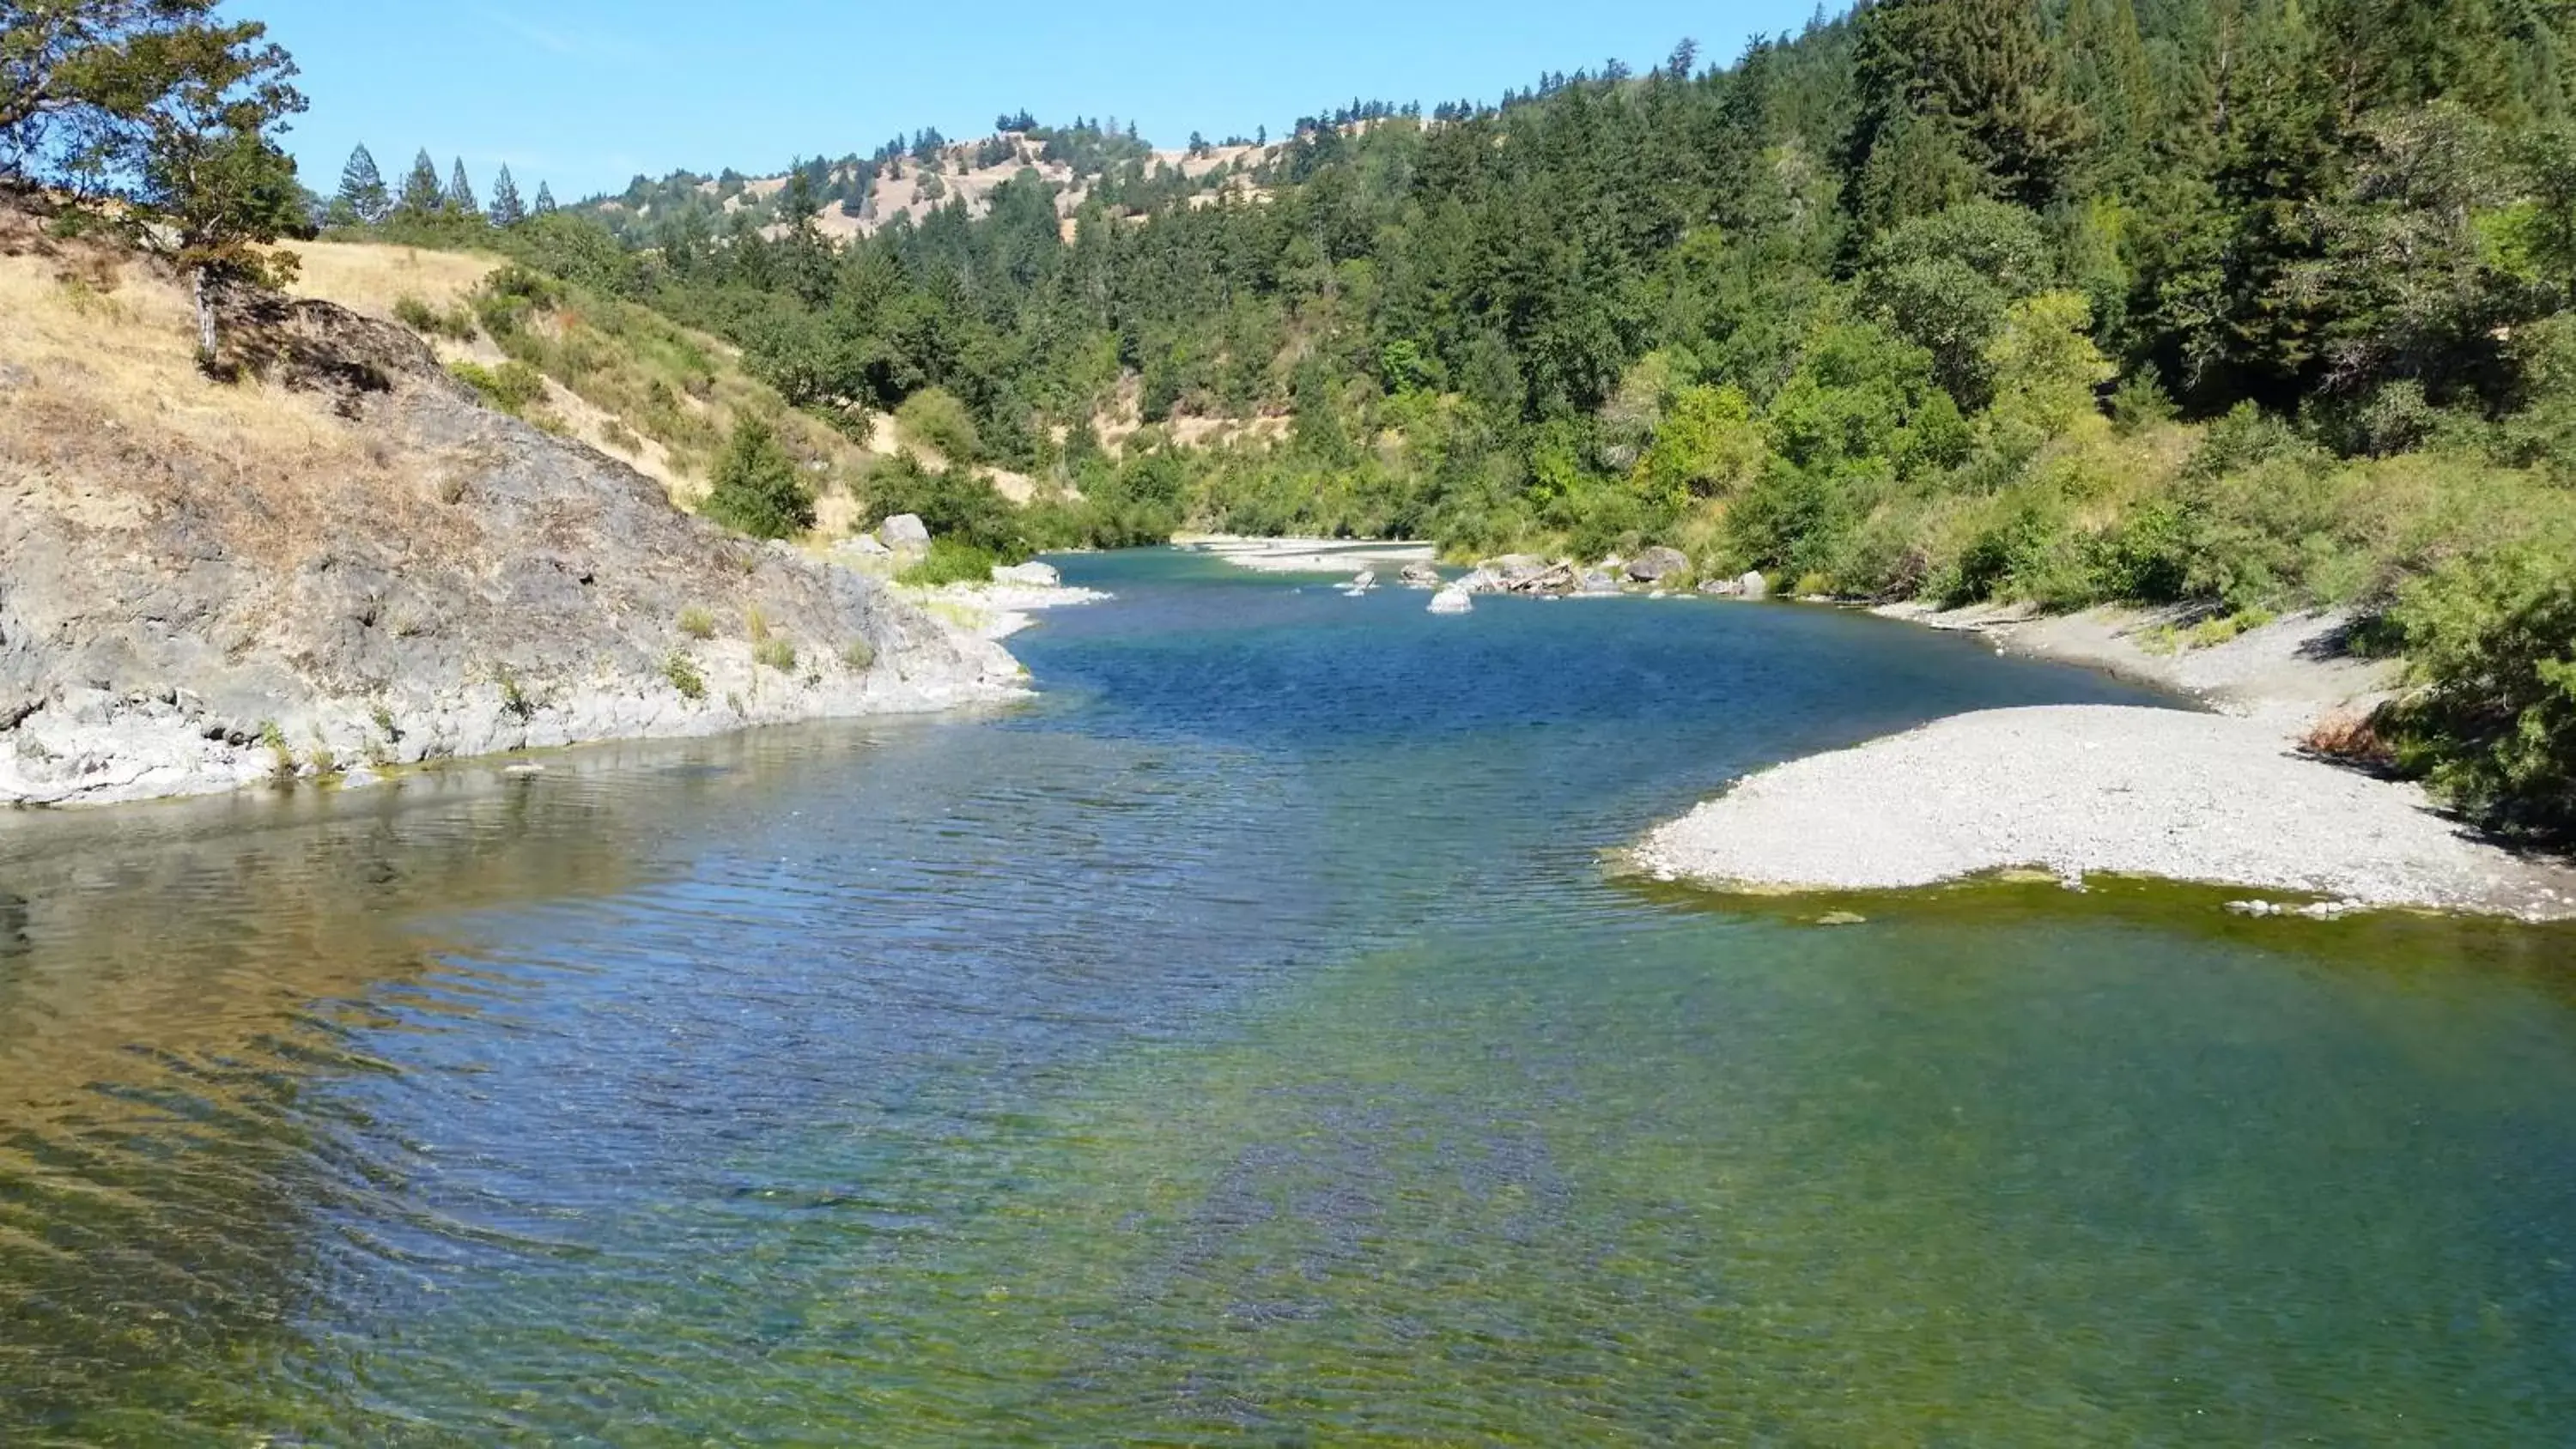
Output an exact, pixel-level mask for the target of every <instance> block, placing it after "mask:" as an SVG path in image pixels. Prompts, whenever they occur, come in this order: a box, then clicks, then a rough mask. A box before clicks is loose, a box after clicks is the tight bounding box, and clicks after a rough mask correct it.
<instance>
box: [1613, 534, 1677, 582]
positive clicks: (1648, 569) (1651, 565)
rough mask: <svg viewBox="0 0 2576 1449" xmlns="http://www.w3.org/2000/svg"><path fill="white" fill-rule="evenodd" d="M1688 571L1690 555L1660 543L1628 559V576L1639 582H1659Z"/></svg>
mask: <svg viewBox="0 0 2576 1449" xmlns="http://www.w3.org/2000/svg"><path fill="white" fill-rule="evenodd" d="M1689 572H1690V555H1688V554H1686V553H1683V552H1682V551H1681V550H1680V549H1677V548H1665V547H1663V546H1662V545H1660V544H1659V545H1657V546H1655V547H1653V548H1650V549H1647V550H1646V551H1645V552H1644V553H1641V554H1639V555H1637V556H1636V557H1635V558H1633V559H1630V560H1629V561H1628V577H1630V578H1632V579H1635V580H1636V581H1637V582H1639V583H1641V584H1659V583H1662V582H1663V581H1664V580H1666V579H1669V578H1672V577H1673V576H1675V575H1677V574H1686V573H1689Z"/></svg>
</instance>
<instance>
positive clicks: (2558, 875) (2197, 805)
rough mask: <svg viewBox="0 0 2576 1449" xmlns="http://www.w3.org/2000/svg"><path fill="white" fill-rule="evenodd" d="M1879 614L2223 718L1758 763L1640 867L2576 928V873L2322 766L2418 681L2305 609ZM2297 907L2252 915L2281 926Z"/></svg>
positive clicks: (1932, 735)
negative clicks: (2217, 613) (2006, 886)
mask: <svg viewBox="0 0 2576 1449" xmlns="http://www.w3.org/2000/svg"><path fill="white" fill-rule="evenodd" d="M1874 612H1877V613H1879V614H1880V615H1882V616H1883V617H1888V618H1892V619H1898V620H1903V621H1907V622H1912V623H1917V624H1921V625H1924V626H1926V627H1929V628H1934V629H1942V630H1951V631H1964V632H1972V633H1976V634H1979V635H1981V636H1983V637H1986V638H1988V639H1991V640H1992V641H1993V642H1994V644H1995V649H1996V652H1998V653H2010V654H2020V655H2024V656H2028V657H2032V658H2038V659H2047V660H2053V661H2057V662H2062V663H2071V664H2081V665H2085V666H2087V667H2090V668H2095V669H2100V670H2103V671H2105V672H2108V673H2111V674H2115V675H2118V676H2120V677H2122V678H2125V679H2129V680H2132V681H2136V682H2140V683H2145V684H2149V685H2152V686H2154V687H2157V688H2160V689H2165V690H2170V691H2173V692H2174V693H2176V694H2179V695H2183V696H2185V697H2187V698H2189V699H2191V700H2193V701H2195V702H2197V703H2199V704H2202V705H2204V706H2205V707H2207V709H2208V710H2209V711H2211V712H2209V713H2197V712H2191V711H2185V710H2179V709H2176V710H2165V709H2145V708H2131V707H2118V706H2094V707H2085V708H2058V709H2022V710H1990V711H1979V712H1975V713H1970V714H1964V715H1959V716H1955V717H1953V718H1950V719H1946V720H1941V721H1937V722H1935V723H1933V724H1930V725H1926V726H1923V727H1922V728H1919V729H1916V730H1912V731H1908V732H1906V733H1903V734H1899V735H1894V736H1890V737H1888V738H1884V739H1879V740H1874V741H1871V742H1869V743H1866V744H1863V745H1860V746H1858V747H1856V748H1853V749H1848V750H1839V751H1834V752H1831V753H1828V754H1823V755H1817V756H1811V757H1809V758H1807V759H1803V760H1798V761H1793V762H1791V763H1788V764H1784V765H1779V766H1775V767H1773V768H1771V769H1768V770H1763V771H1759V772H1757V773H1755V774H1752V775H1750V776H1747V777H1746V778H1744V779H1743V780H1740V781H1738V782H1737V783H1736V784H1735V785H1734V786H1733V787H1732V788H1730V789H1729V790H1728V791H1727V792H1726V793H1725V794H1723V795H1720V796H1719V797H1717V798H1715V799H1713V800H1710V801H1707V802H1705V803H1703V804H1702V805H1700V806H1699V807H1698V808H1697V809H1695V810H1693V811H1691V812H1690V813H1689V814H1688V815H1685V816H1684V817H1682V818H1681V819H1679V820H1676V821H1672V822H1670V823H1668V824H1666V825H1663V826H1661V827H1659V828H1657V829H1656V830H1654V831H1652V832H1650V833H1649V834H1648V835H1647V836H1646V837H1645V838H1644V840H1643V841H1641V842H1640V843H1639V844H1638V846H1637V847H1636V849H1635V851H1634V852H1633V861H1634V864H1635V865H1636V867H1637V868H1639V869H1640V870H1642V871H1644V872H1645V873H1647V874H1649V875H1652V876H1654V877H1656V878H1658V879H1663V880H1685V881H1691V882H1694V883H1697V884H1701V885H1705V886H1709V887H1712V888H1716V889H1722V890H1734V891H1755V892H1797V891H1811V890H1813V891H1826V890H1879V889H1901V888H1911V887H1920V886H1928V885H1935V884H1939V883H1942V882H1946V881H1954V880H1959V879H1963V878H1966V877H1971V876H1976V875H1980V874H1987V873H1992V872H1997V871H2007V870H2015V869H2039V870H2045V871H2048V872H2051V873H2053V874H2055V875H2057V876H2058V877H2059V878H2060V879H2062V880H2065V881H2066V882H2068V883H2069V884H2072V885H2080V883H2081V882H2082V880H2083V878H2084V877H2085V876H2086V875H2088V874H2113V875H2134V876H2154V877H2161V878H2165V879H2172V880H2185V881H2198V882H2205V883H2211V884H2219V885H2228V886H2240V887H2245V888H2248V889H2253V890H2261V891H2273V892H2285V893H2294V894H2297V895H2303V896H2313V897H2317V898H2320V900H2321V901H2322V902H2324V903H2325V904H2324V905H2323V906H2322V907H2320V908H2319V909H2320V910H2321V911H2322V912H2323V913H2328V914H2331V913H2335V912H2338V911H2341V910H2345V909H2358V908H2394V907H2407V908H2423V909H2435V910H2461V911H2474V912H2482V913H2493V914H2503V915H2510V916H2515V917H2518V918H2521V919H2524V920H2533V921H2538V920H2553V919H2565V918H2569V917H2571V916H2576V869H2571V868H2570V866H2569V864H2568V863H2567V862H2565V861H2563V860H2558V859H2551V858H2545V857H2529V856H2525V855H2521V854H2518V853H2515V852H2513V851H2509V850H2506V849H2504V848H2502V847H2501V846H2499V845H2497V844H2495V843H2493V842H2491V841H2488V840H2485V839H2483V838H2481V837H2479V836H2478V835H2477V834H2476V833H2475V832H2473V831H2471V830H2469V829H2468V828H2467V827H2465V826H2463V825H2461V824H2460V823H2458V822H2457V821H2455V820H2452V819H2450V818H2448V817H2447V816H2445V815H2443V814H2442V813H2441V812H2439V811H2438V810H2437V809H2436V808H2435V806H2434V804H2433V802H2432V801H2431V800H2430V799H2429V798H2428V797H2427V796H2426V794H2425V793H2424V791H2423V790H2422V789H2421V788H2420V787H2418V786H2416V785H2414V784H2411V783H2408V782H2404V781H2398V780H2392V779H2387V778H2382V777H2380V776H2378V775H2375V774H2371V773H2366V772H2364V771H2363V770H2360V769H2357V768H2354V767H2352V766H2350V765H2348V764H2344V763H2338V762H2333V761H2329V760H2327V759H2324V758H2322V757H2320V756H2318V755H2316V754H2314V753H2312V752H2310V751H2309V750H2307V749H2306V748H2305V747H2304V745H2305V742H2306V740H2307V739H2308V738H2310V736H2311V734H2312V732H2315V731H2318V730H2319V729H2320V727H2321V726H2325V727H2327V728H2328V730H2329V731H2331V729H2332V728H2333V727H2334V726H2336V725H2337V724H2338V723H2339V722H2342V721H2352V722H2358V721H2361V720H2363V719H2366V718H2367V716H2368V713H2369V711H2370V709H2371V708H2372V707H2374V706H2375V705H2377V704H2378V703H2379V702H2381V701H2383V700H2385V699H2387V698H2388V697H2389V696H2390V695H2391V693H2392V692H2393V691H2395V690H2396V689H2397V688H2398V687H2399V686H2400V684H2401V683H2402V679H2401V673H2400V670H2399V668H2398V667H2397V666H2396V665H2395V664H2393V663H2392V662H2389V661H2385V660H2371V659H2363V658H2359V657H2356V656H2354V655H2353V654H2351V653H2350V652H2349V651H2348V650H2347V649H2346V648H2345V647H2344V644H2345V638H2346V635H2347V633H2348V624H2349V621H2347V620H2345V619H2342V618H2339V617H2336V616H2333V615H2317V614H2309V615H2296V616H2291V617H2288V618H2284V619H2281V620H2278V621H2275V622H2273V623H2269V624H2266V625H2263V626H2261V627H2259V628H2255V629H2250V630H2247V631H2245V632H2243V633H2241V634H2238V635H2235V636H2234V637H2231V638H2228V639H2225V640H2223V641H2221V642H2217V643H2211V644H2207V645H2202V646H2199V647H2192V646H2191V644H2190V642H2189V639H2188V637H2187V635H2186V633H2185V631H2184V626H2186V625H2187V624H2188V620H2187V619H2185V618H2183V617H2181V616H2179V615H2177V614H2174V613H2172V612H2159V611H2138V610H2115V609H2097V610H2091V611H2087V612H2085V613H2081V614H2072V615H2058V616H2037V615H2033V614H2030V613H2028V612H2026V611H2016V610H2002V609H1964V610H1949V611H1942V610H1934V609H1928V608H1923V607H1919V606H1903V605H1900V606H1894V607H1889V608H1882V609H1879V610H1876V611H1874ZM2275 904H2276V903H2270V902H2265V903H2261V904H2256V903H2247V909H2249V910H2269V909H2272V908H2273V907H2274V905H2275Z"/></svg>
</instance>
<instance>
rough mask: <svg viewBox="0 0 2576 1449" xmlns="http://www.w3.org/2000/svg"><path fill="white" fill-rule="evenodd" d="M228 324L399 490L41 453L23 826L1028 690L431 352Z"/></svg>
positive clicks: (31, 558)
mask: <svg viewBox="0 0 2576 1449" xmlns="http://www.w3.org/2000/svg"><path fill="white" fill-rule="evenodd" d="M226 311H227V315H228V319H229V330H230V332H231V335H232V336H233V337H234V338H236V339H237V343H236V353H237V357H238V361H239V362H240V364H241V365H242V366H243V367H245V368H247V369H249V370H252V371H255V372H258V373H260V374H262V375H264V376H266V377H268V378H270V379H272V380H273V381H274V382H276V383H280V384H283V385H285V386H287V387H290V388H295V389H302V390H306V391H309V392H313V393H316V394H318V395H320V396H321V397H323V398H324V399H326V400H327V404H328V407H329V410H330V412H331V413H335V414H337V417H338V419H339V421H338V422H335V421H334V420H333V419H332V417H330V416H329V415H327V414H323V413H314V414H311V416H312V417H313V418H314V421H315V426H316V427H317V428H326V427H327V428H338V427H340V425H341V423H346V425H347V429H348V430H349V431H353V432H354V434H355V435H356V436H358V437H359V438H361V439H362V440H363V448H364V451H365V454H366V455H370V456H372V458H373V459H374V462H373V463H372V464H371V465H369V466H368V468H367V469H366V470H365V471H364V476H363V478H356V479H352V478H349V477H344V476H329V475H324V476H320V477H317V478H314V479H308V480H305V481H304V482H303V483H301V484H298V485H296V486H293V487H290V486H287V485H286V484H283V483H278V482H275V481H274V479H273V478H270V477H264V476H262V475H261V474H259V473H255V472H252V471H251V470H249V469H248V468H246V467H245V468H242V469H241V471H239V472H235V471H233V470H231V469H225V468H222V467H220V466H219V465H217V464H215V463H213V462H212V461H210V458H209V456H208V455H207V454H205V453H203V452H190V451H188V450H186V449H182V448H177V447H173V446H163V445H147V443H146V440H141V439H137V440H135V441H133V442H132V443H119V442H117V441H115V440H113V439H108V440H102V439H99V438H96V437H89V438H83V437H74V436H70V435H69V427H70V424H69V423H68V422H67V423H66V424H65V427H64V428H63V429H58V430H55V431H51V432H48V431H47V430H46V429H44V428H40V427H33V426H31V427H26V428H20V429H17V430H15V431H13V432H12V433H11V434H10V435H9V437H10V438H11V439H12V440H13V443H12V446H13V447H14V449H15V450H16V451H17V452H19V453H21V454H24V455H23V456H0V802H17V803H41V804H55V803H78V802H109V801H118V800H132V799H139V798H144V797H150V796H160V795H175V794H188V793H202V792H207V791H213V790H221V789H227V788H231V787H235V786H239V785H243V784H248V783H252V782H255V781H258V780H261V779H264V778H269V777H273V776H276V775H279V774H281V773H306V774H312V773H324V772H330V771H335V770H339V769H346V768H352V767H356V766H359V765H362V764H363V765H373V766H378V767H381V766H389V765H396V764H405V763H411V762H417V761H421V760H426V759H432V758H437V757H443V756H465V755H479V754H489V753H494V752H498V751H504V750H512V749H519V748H523V747H539V746H552V745H561V744H567V743H572V742H575V741H581V740H591V739H605V738H622V737H640V736H659V735H686V734H704V733H713V732H717V731H721V730H727V729H733V728H738V727H741V726H744V725H748V724H758V723H768V722H780V721H788V720H798V719H808V718H814V717H819V716H830V715H849V714H860V713H867V712H873V711H883V710H906V709H923V708H933V707H941V706H947V705H953V704H958V703H963V702H967V701H974V700H984V699H991V698H995V697H998V696H1001V695H1004V694H1006V693H1008V692H1010V691H1011V690H1013V689H1014V688H1016V687H1017V681H1018V679H1019V671H1018V668H1017V666H1016V665H1015V664H1014V663H1013V662H1012V661H1011V659H1010V658H1009V656H1008V655H1007V654H1005V653H1003V652H1002V651H1001V650H1000V649H999V648H998V647H997V646H994V645H991V644H988V643H986V642H984V641H982V640H978V639H974V638H971V637H968V636H966V635H963V634H961V633H959V632H957V631H955V630H952V629H949V628H947V627H944V626H942V625H940V624H938V623H936V622H934V621H932V620H931V619H929V618H928V617H926V616H925V615H923V614H922V613H921V612H919V611H918V610H916V609H914V608H912V607H910V606H909V605H906V604H904V603H902V602H901V601H900V600H898V599H896V598H894V597H893V596H892V595H891V594H889V593H888V592H887V591H886V590H885V589H884V588H883V587H882V586H881V585H879V584H877V583H875V582H872V581H870V580H867V579H864V578H862V577H860V576H858V575H856V574H853V573H851V572H848V571H846V570H844V569H841V568H838V567H834V566H831V565H828V564H823V563H817V562H814V561H811V560H809V559H807V558H805V557H803V556H802V555H800V554H798V553H797V552H796V551H795V550H793V549H791V548H789V547H787V546H785V545H782V544H762V543H754V542H751V541H748V540H744V539H740V538H735V537H731V536H728V535H726V534H723V533H721V532H720V531H718V530H717V529H715V528H714V527H712V526H711V525H709V524H706V523H704V522H702V521H700V520H699V519H697V518H694V517H692V516H690V515H688V514H686V513H683V512H681V511H679V510H678V509H676V508H674V507H672V505H671V504H670V502H669V501H668V500H667V498H666V497H665V495H664V492H663V490H662V489H661V487H660V486H659V485H657V484H655V483H653V482H652V481H651V480H649V479H647V478H645V477H644V476H643V475H641V474H639V473H637V472H636V471H634V470H633V469H631V468H629V467H627V466H626V465H625V464H623V463H620V462H617V461H616V460H614V459H611V458H608V457H606V456H603V455H601V454H599V453H596V452H593V451H592V450H590V449H588V448H586V447H583V446H581V445H580V444H577V443H572V442H567V441H565V440H563V439H560V438H557V437H554V436H551V435H549V434H547V433H545V432H541V431H539V430H538V429H536V428H534V427H531V426H529V425H528V424H526V423H523V422H520V421H518V420H517V419H514V418H511V417H508V416H505V415H503V414H500V413H497V412H493V411H491V410H489V409H487V408H485V407H483V406H482V405H481V404H480V403H479V402H478V401H477V400H476V399H475V398H474V396H473V395H472V394H470V393H469V392H468V391H467V390H466V389H464V388H463V387H462V386H461V385H459V384H458V383H456V382H454V381H453V380H451V379H450V378H449V377H448V375H447V374H446V373H445V372H444V371H443V370H442V369H441V368H440V367H439V366H438V365H437V363H436V361H435V359H434V358H432V357H431V355H430V353H429V352H428V350H427V349H426V348H425V347H423V346H422V345H421V344H420V342H419V341H418V340H417V339H415V338H413V337H412V336H411V335H410V334H409V333H407V332H404V331H402V330H400V329H398V328H395V327H391V326H388V325H385V324H381V323H376V322H372V321H369V320H367V319H365V318H362V317H359V316H357V315H356V314H354V313H350V312H347V311H345V310H343V309H341V308H338V307H334V306H331V305H330V304H327V303H320V302H296V303H287V302H283V301H280V300H277V299H272V298H251V297H237V298H234V299H231V300H230V301H229V302H228V304H227V308H226ZM73 400H74V401H77V398H75V399H73ZM246 405H247V404H246ZM61 415H62V417H63V418H65V419H67V420H68V419H73V418H75V417H76V416H77V414H76V412H75V411H74V410H73V409H72V407H71V406H70V405H69V404H63V405H61ZM31 416H32V414H31ZM49 416H50V415H49Z"/></svg>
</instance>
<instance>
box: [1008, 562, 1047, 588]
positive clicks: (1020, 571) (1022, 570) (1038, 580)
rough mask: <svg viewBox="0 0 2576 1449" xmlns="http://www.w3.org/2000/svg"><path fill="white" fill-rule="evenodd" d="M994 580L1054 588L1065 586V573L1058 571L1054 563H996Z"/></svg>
mask: <svg viewBox="0 0 2576 1449" xmlns="http://www.w3.org/2000/svg"><path fill="white" fill-rule="evenodd" d="M993 582H995V583H997V584H1014V585H1017V586H1019V587H1021V588H1024V589H1053V588H1061V587H1063V585H1064V575H1062V574H1060V573H1057V572H1056V571H1055V565H1053V564H1045V563H1036V562H1031V563H1024V564H996V565H994V566H993Z"/></svg>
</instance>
